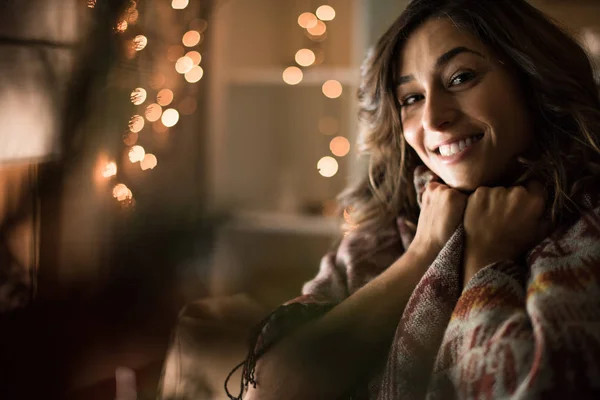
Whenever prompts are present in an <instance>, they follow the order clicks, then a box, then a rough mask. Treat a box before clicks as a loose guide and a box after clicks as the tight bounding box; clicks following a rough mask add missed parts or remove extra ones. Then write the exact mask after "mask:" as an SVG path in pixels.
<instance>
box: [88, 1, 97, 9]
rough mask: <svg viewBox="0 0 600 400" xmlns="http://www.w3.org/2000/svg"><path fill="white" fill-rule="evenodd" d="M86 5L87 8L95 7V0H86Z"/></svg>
mask: <svg viewBox="0 0 600 400" xmlns="http://www.w3.org/2000/svg"><path fill="white" fill-rule="evenodd" d="M87 6H88V7H89V8H94V7H96V0H87Z"/></svg>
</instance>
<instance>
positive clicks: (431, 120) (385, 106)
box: [232, 0, 600, 400]
mask: <svg viewBox="0 0 600 400" xmlns="http://www.w3.org/2000/svg"><path fill="white" fill-rule="evenodd" d="M359 96H360V101H361V117H362V121H363V123H364V126H365V130H364V132H363V145H364V148H365V150H366V151H367V152H368V153H369V154H370V168H369V176H368V179H365V180H364V182H362V183H361V184H360V185H358V187H356V188H354V189H352V190H349V191H348V192H346V194H345V195H343V196H342V200H343V203H344V205H345V206H348V207H351V216H352V219H353V224H354V227H353V229H352V230H350V231H349V232H348V233H347V234H346V235H345V237H344V239H343V240H342V242H341V243H340V245H339V247H338V248H337V250H336V251H335V252H332V253H331V254H328V255H326V256H325V257H324V259H323V262H322V265H321V269H320V272H319V274H318V275H317V276H316V277H315V278H314V279H313V280H312V281H311V282H308V283H307V284H306V285H305V286H304V288H303V296H302V297H300V298H298V299H295V300H294V301H292V302H290V303H288V304H286V305H284V306H282V307H281V308H280V309H278V310H276V311H275V312H274V313H273V314H272V315H271V316H270V317H269V318H268V319H267V320H266V321H265V322H264V323H263V324H262V325H261V330H260V332H259V333H258V335H257V336H258V337H257V339H258V340H257V342H256V345H255V346H253V348H252V350H251V352H250V355H249V357H248V359H247V360H246V361H245V362H244V363H243V364H242V365H243V380H244V382H243V383H245V386H246V387H248V389H249V390H248V393H247V394H246V396H245V397H244V399H246V400H247V399H261V400H267V399H339V398H353V399H357V398H369V399H418V398H423V397H429V398H456V397H458V398H554V397H557V398H564V396H566V395H567V394H577V395H578V396H579V398H584V397H586V396H591V395H592V394H598V393H600V196H599V193H598V188H599V187H600V185H599V183H600V182H599V181H600V179H599V176H600V148H599V146H598V144H599V143H600V140H599V137H598V135H599V133H598V132H600V104H599V100H598V93H597V92H596V87H595V84H594V80H593V74H592V69H591V67H590V63H589V60H588V58H587V57H586V55H585V53H584V51H583V50H582V49H581V48H580V47H579V46H578V45H577V44H576V42H575V41H574V40H573V39H571V38H570V37H569V36H567V35H566V34H565V33H563V32H562V31H561V30H560V29H559V28H557V27H556V26H555V25H554V24H552V23H551V22H550V21H548V20H547V18H546V17H545V16H544V15H543V14H541V13H540V12H539V11H538V10H536V9H535V8H533V7H532V6H530V5H529V4H527V3H526V2H525V1H524V0H512V1H510V2H505V1H495V0H494V1H491V0H488V1H486V0H483V1H482V0H413V1H412V3H411V4H410V5H409V6H408V8H407V9H406V11H405V12H404V13H403V14H402V15H401V16H400V17H399V18H398V20H397V21H396V22H395V23H394V24H393V25H392V26H391V28H390V29H389V30H388V31H387V33H385V34H384V36H383V37H382V38H381V39H380V40H379V42H378V44H377V45H376V47H375V49H374V50H373V51H372V53H371V54H370V56H369V57H368V59H367V60H366V62H365V66H364V69H363V81H362V85H361V88H360V93H359ZM413 183H414V185H413ZM249 383H250V385H248V384H249ZM243 389H244V386H243V387H242V390H243ZM232 398H233V397H232ZM586 398H587V397H586Z"/></svg>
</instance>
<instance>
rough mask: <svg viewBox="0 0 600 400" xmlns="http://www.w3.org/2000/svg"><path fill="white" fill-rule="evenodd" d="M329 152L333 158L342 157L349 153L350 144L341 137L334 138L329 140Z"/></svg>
mask: <svg viewBox="0 0 600 400" xmlns="http://www.w3.org/2000/svg"><path fill="white" fill-rule="evenodd" d="M329 150H331V152H332V153H333V155H334V156H338V157H344V156H345V155H346V154H348V152H349V151H350V142H349V141H348V139H346V138H345V137H343V136H336V137H334V138H333V139H331V142H330V143H329Z"/></svg>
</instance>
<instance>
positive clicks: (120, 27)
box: [115, 21, 128, 33]
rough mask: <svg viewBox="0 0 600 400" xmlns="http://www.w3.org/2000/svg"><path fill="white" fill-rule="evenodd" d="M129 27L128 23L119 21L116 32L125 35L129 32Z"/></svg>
mask: <svg viewBox="0 0 600 400" xmlns="http://www.w3.org/2000/svg"><path fill="white" fill-rule="evenodd" d="M127 26H128V24H127V21H119V22H118V23H117V26H116V27H115V30H116V31H117V32H119V33H123V32H125V31H126V30H127Z"/></svg>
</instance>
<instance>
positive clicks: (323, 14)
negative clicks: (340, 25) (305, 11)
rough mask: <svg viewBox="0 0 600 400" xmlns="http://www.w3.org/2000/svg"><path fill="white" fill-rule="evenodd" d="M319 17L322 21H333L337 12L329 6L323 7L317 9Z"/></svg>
mask: <svg viewBox="0 0 600 400" xmlns="http://www.w3.org/2000/svg"><path fill="white" fill-rule="evenodd" d="M317 17H319V19H320V20H321V21H331V20H332V19H334V18H335V10H334V9H333V7H331V6H329V5H323V6H321V7H319V8H317Z"/></svg>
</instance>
